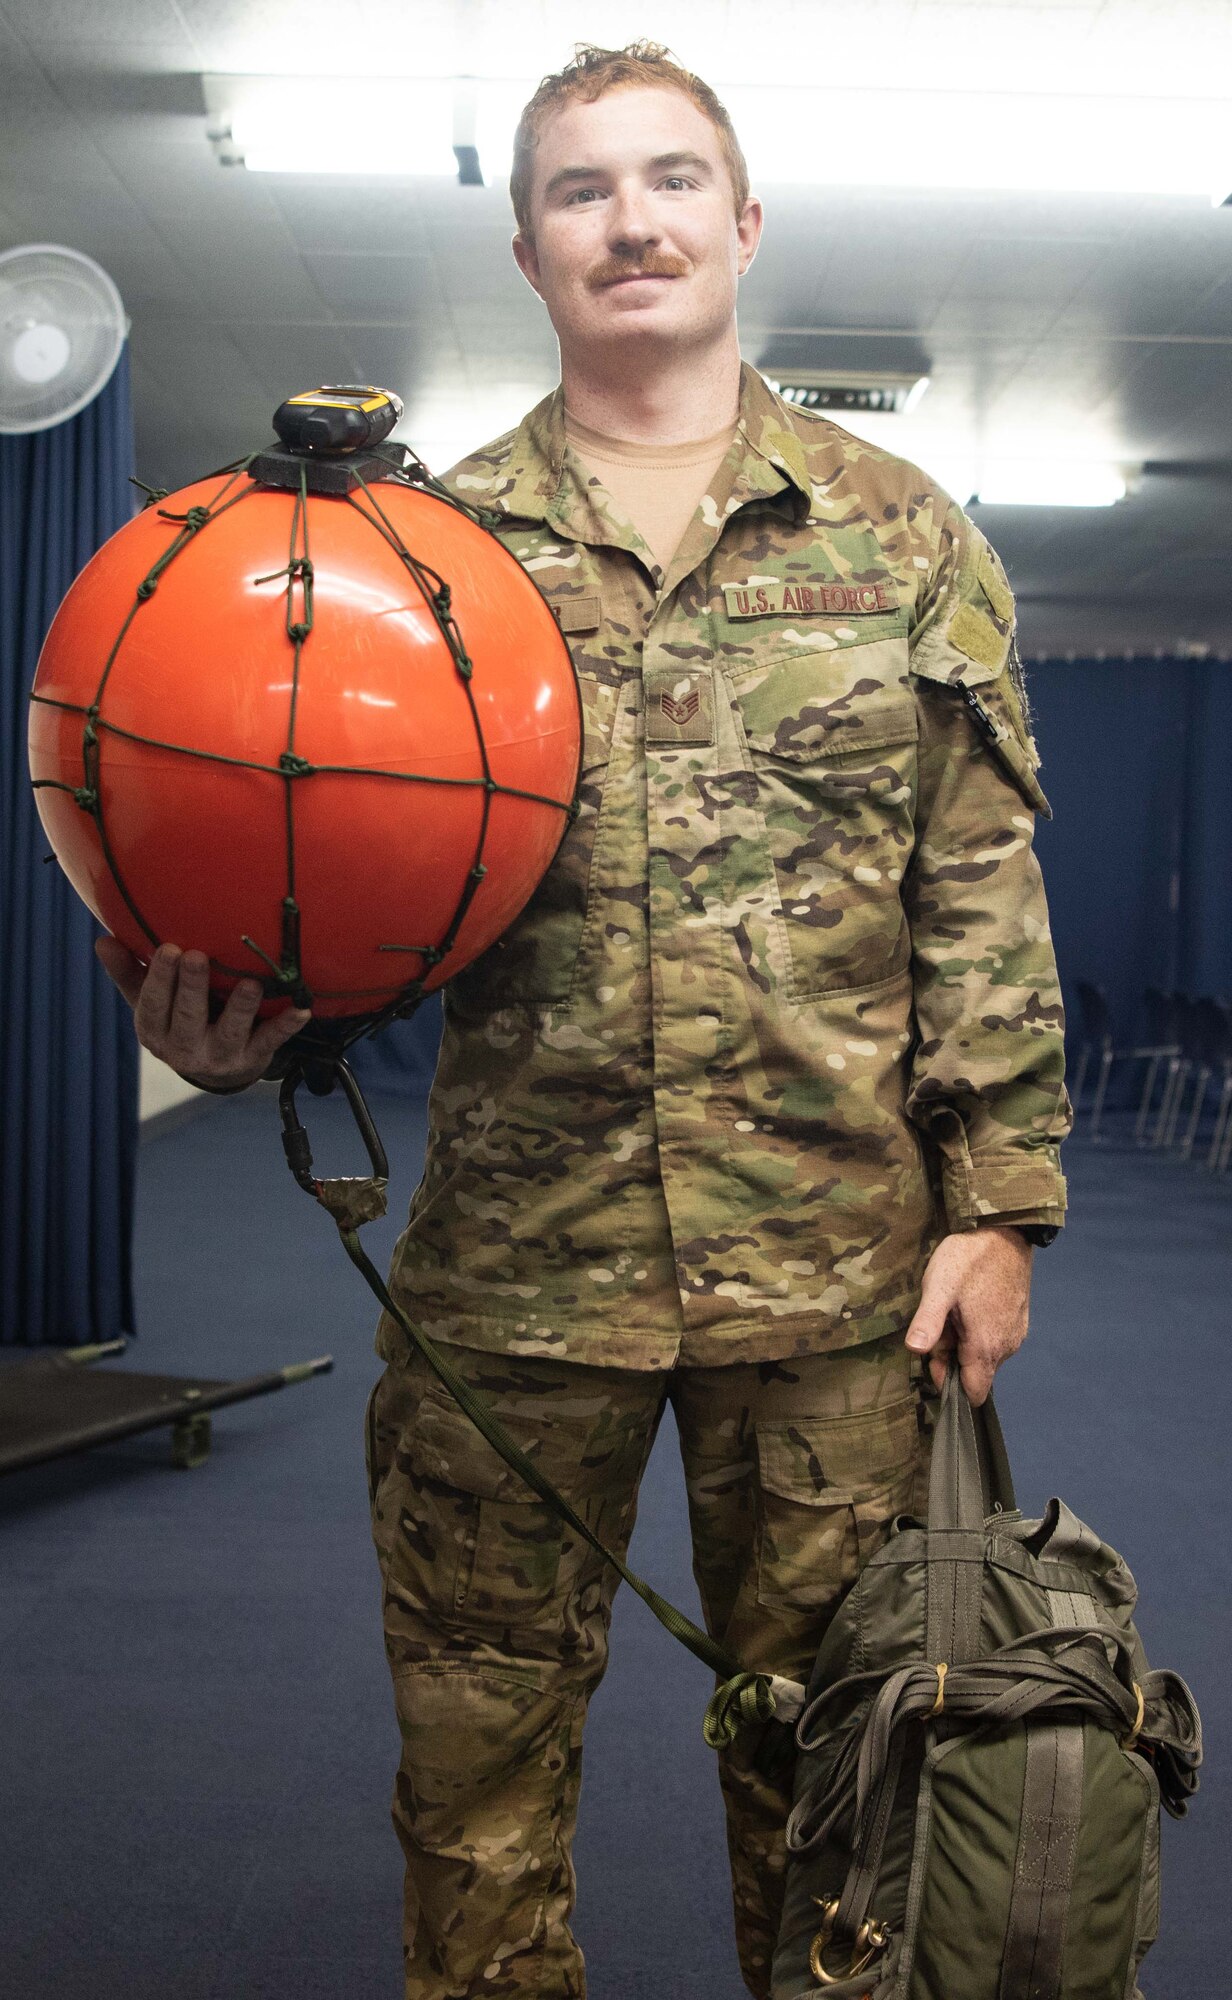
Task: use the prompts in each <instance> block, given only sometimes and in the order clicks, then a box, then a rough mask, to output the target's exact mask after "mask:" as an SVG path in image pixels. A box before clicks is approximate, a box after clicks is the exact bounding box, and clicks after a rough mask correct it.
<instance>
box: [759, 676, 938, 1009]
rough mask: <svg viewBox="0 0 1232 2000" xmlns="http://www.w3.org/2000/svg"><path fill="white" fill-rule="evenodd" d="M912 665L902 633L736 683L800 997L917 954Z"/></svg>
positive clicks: (891, 967) (874, 978)
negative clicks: (910, 877)
mask: <svg viewBox="0 0 1232 2000" xmlns="http://www.w3.org/2000/svg"><path fill="white" fill-rule="evenodd" d="M906 666H907V644H906V639H905V638H894V639H881V640H874V641H872V642H871V643H868V644H864V645H855V646H848V647H844V648H843V649H842V650H841V652H835V653H821V654H818V653H812V654H806V655H804V656H803V657H802V656H801V654H800V653H799V652H797V653H795V654H794V655H793V656H792V657H791V658H790V659H788V660H781V661H772V662H767V663H765V664H764V665H761V666H759V667H757V668H756V669H753V670H750V672H749V673H748V674H747V675H741V676H737V677H736V682H735V693H736V700H737V705H738V709H739V713H740V719H741V723H742V727H743V730H744V736H745V741H746V743H747V745H748V753H749V764H750V769H751V771H752V773H753V776H754V779H755V783H756V797H757V807H758V811H759V814H760V818H761V824H762V828H763V834H764V840H765V845H766V849H767V853H768V858H769V860H770V863H771V865H772V867H773V871H774V883H775V889H776V895H777V911H776V914H777V918H778V921H779V924H780V927H781V931H782V936H783V939H784V943H785V947H786V953H787V957H788V961H789V965H790V972H789V989H788V990H789V997H790V998H792V999H794V1000H808V999H811V998H814V997H816V996H817V995H820V994H823V993H828V992H832V991H836V990H839V989H846V988H852V987H862V986H870V985H875V984H876V983H878V982H879V981H881V980H884V979H888V978H890V977H892V976H894V975H895V974H897V973H899V972H901V971H902V969H903V968H904V967H905V966H906V964H907V962H908V960H909V957H910V948H911V947H910V938H909V935H908V931H907V924H906V917H905V915H904V912H903V907H902V902H901V894H900V891H901V884H902V878H903V875H904V872H905V870H906V868H907V864H908V862H909V860H910V858H911V848H912V840H913V832H914V805H915V785H916V737H917V735H918V719H917V711H916V705H915V699H914V696H913V695H912V692H911V690H910V687H909V686H908V684H907V681H906Z"/></svg>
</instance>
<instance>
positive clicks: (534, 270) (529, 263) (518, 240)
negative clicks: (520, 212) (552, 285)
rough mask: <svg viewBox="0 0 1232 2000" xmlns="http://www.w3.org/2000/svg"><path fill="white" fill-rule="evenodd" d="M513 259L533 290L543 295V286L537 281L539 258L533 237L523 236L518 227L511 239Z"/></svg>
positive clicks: (540, 295)
mask: <svg viewBox="0 0 1232 2000" xmlns="http://www.w3.org/2000/svg"><path fill="white" fill-rule="evenodd" d="M513 261H514V263H515V264H516V265H517V267H518V269H519V271H520V272H521V273H522V276H523V277H524V278H525V280H526V282H527V284H528V285H529V286H530V288H531V290H532V291H533V292H537V293H538V294H539V297H540V298H542V297H543V286H542V285H541V284H540V282H539V258H538V255H537V254H536V251H535V244H534V238H533V237H530V236H524V235H523V234H522V231H521V230H520V229H519V231H518V233H517V235H516V236H515V237H514V239H513Z"/></svg>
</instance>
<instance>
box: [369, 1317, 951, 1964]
mask: <svg viewBox="0 0 1232 2000" xmlns="http://www.w3.org/2000/svg"><path fill="white" fill-rule="evenodd" d="M458 1359H459V1363H460V1365H461V1366H462V1368H463V1370H464V1372H465V1373H466V1375H467V1378H468V1380H469V1381H470V1383H471V1384H472V1386H473V1387H474V1388H476V1389H478V1390H479V1391H480V1392H481V1393H482V1394H483V1395H484V1396H485V1397H486V1398H487V1400H488V1401H489V1403H491V1404H492V1405H493V1407H494V1408H495V1409H496V1410H497V1411H498V1412H499V1414H500V1417H501V1420H502V1422H503V1423H505V1425H506V1426H507V1427H508V1428H509V1429H510V1430H511V1431H512V1433H513V1435H514V1436H515V1437H516V1438H517V1439H518V1441H519V1443H521V1444H522V1445H523V1446H524V1448H525V1449H526V1450H528V1451H530V1452H532V1453H534V1454H535V1455H536V1456H538V1457H539V1459H540V1462H541V1463H542V1465H543V1467H544V1469H545V1471H547V1472H548V1474H549V1476H550V1477H551V1478H552V1479H553V1480H554V1481H555V1482H556V1483H557V1484H558V1485H559V1487H560V1488H561V1490H562V1491H563V1492H564V1493H565V1494H566V1495H567V1497H568V1498H569V1499H570V1501H571V1502H572V1503H573V1505H574V1506H575V1507H576V1508H577V1509H578V1511H579V1512H580V1513H581V1514H582V1515H583V1517H584V1518H585V1519H586V1520H587V1521H588V1522H589V1523H590V1525H591V1526H592V1527H594V1528H595V1529H596V1531H597V1532H598V1533H600V1534H601V1535H603V1536H604V1537H605V1538H606V1539H607V1541H608V1542H609V1545H610V1546H612V1547H613V1548H616V1549H618V1550H620V1551H622V1552H623V1550H624V1548H625V1547H626V1546H627V1543H628V1538H629V1535H630V1532H631V1530H632V1526H633V1519H634V1514H635V1511H636V1499H637V1489H638V1482H639V1480H640V1477H641V1473H642V1469H643V1467H644V1465H645V1462H646V1459H647V1457H648V1455H649V1452H650V1447H651V1444H652V1443H653V1440H654V1436H655V1431H656V1427H657V1425H658V1422H659V1419H660V1416H661V1415H662V1411H663V1408H664V1405H665V1403H666V1401H667V1400H668V1399H669V1397H670V1400H671V1402H672V1404H673V1408H674V1412H675V1417H676V1422H677V1426H678V1428H679V1432H680V1441H681V1454H682V1458H683V1461H684V1469H685V1477H686V1480H687V1483H688V1494H689V1518H690V1526H691V1529H692V1536H693V1548H694V1556H695V1573H696V1575H697V1578H698V1583H699V1587H700V1590H701V1596H702V1605H703V1609H704V1613H705V1618H706V1623H707V1626H708V1627H709V1629H710V1631H711V1632H713V1633H714V1634H715V1635H716V1637H718V1638H720V1639H721V1640H722V1641H723V1643H724V1644H725V1645H726V1646H727V1647H728V1649H729V1651H731V1652H732V1653H733V1654H734V1655H735V1656H736V1657H737V1658H739V1659H740V1660H742V1661H743V1662H744V1664H745V1665H746V1666H747V1667H749V1668H750V1669H751V1670H753V1671H764V1672H767V1673H779V1674H783V1675H785V1676H787V1677H789V1678H791V1679H793V1680H799V1681H804V1680H807V1678H808V1675H809V1672H810V1670H811V1667H812V1663H813V1659H814V1656H815V1654H816V1651H817V1647H818V1645H819V1643H820V1640H821V1637H822V1634H823V1632H824V1631H825V1629H826V1627H827V1625H828V1623H829V1620H830V1617H831V1615H832V1613H833V1611H834V1609H835V1607H836V1605H837V1603H838V1600H839V1598H840V1596H841V1595H842V1594H843V1592H844V1591H845V1590H846V1588H847V1587H848V1586H849V1585H850V1584H851V1583H852V1582H853V1581H854V1579H855V1576H856V1572H857V1569H858V1567H859V1566H860V1564H861V1563H863V1562H864V1561H866V1560H867V1559H868V1557H869V1556H870V1555H871V1554H872V1553H873V1551H874V1550H875V1549H877V1548H879V1547H880V1546H881V1544H882V1542H884V1541H885V1539H886V1537H887V1535H888V1533H889V1529H890V1524H891V1523H892V1521H893V1519H894V1517H895V1515H896V1514H898V1513H900V1512H903V1511H908V1510H910V1511H915V1510H917V1509H919V1508H921V1507H922V1506H923V1505H924V1497H925V1492H926V1483H927V1460H928V1454H927V1440H928V1436H929V1431H930V1427H931V1418H932V1413H933V1410H934V1409H935V1401H934V1400H933V1399H931V1398H929V1397H927V1396H925V1397H920V1396H919V1395H918V1394H917V1392H915V1391H913V1389H912V1385H911V1380H910V1375H909V1360H908V1355H907V1351H906V1349H905V1348H904V1346H903V1344H902V1342H901V1341H900V1340H899V1339H898V1338H897V1337H896V1336H894V1337H891V1338H890V1339H889V1340H887V1341H883V1342H881V1343H877V1344H872V1345H865V1346H861V1347H858V1348H854V1349H852V1350H850V1351H849V1352H846V1353H842V1354H838V1355H829V1354H827V1355H816V1356H811V1357H806V1358H805V1359H803V1360H800V1361H797V1362H787V1363H779V1364H777V1365H771V1366H754V1365H752V1364H745V1365H743V1366H741V1365H739V1364H737V1365H730V1366H725V1367H716V1368H697V1369H693V1368H678V1369H676V1370H674V1371H673V1372H672V1373H670V1374H663V1373H654V1374H652V1373H644V1374H637V1373H634V1372H632V1371H630V1370H628V1369H616V1368H590V1367H586V1366H584V1365H581V1366H580V1365H578V1364H577V1363H576V1362H572V1361H568V1362H564V1363H559V1362H554V1361H543V1360H527V1361H518V1360H513V1361H510V1360H506V1359H503V1358H502V1357H499V1356H496V1355H487V1354H484V1353H482V1352H479V1353H464V1354H461V1355H459V1357H458ZM368 1471H369V1482H370V1494H371V1499H372V1527H373V1536H374V1539H375V1542H376V1547H377V1552H378V1555H379V1557H380V1562H381V1569H382V1575H383V1581H384V1624H385V1641H386V1648H387V1651H388V1655H389V1662H390V1666H391V1669H392V1672H393V1682H394V1701H395V1707H396V1710H397V1715H398V1722H399V1727H400V1731H401V1736H402V1757H401V1765H400V1769H399V1773H398V1777H397V1781H396V1784H395V1789H394V1801H393V1818H394V1824H395V1827H396V1828H397V1831H398V1835H399V1838H400V1840H401V1842H402V1846H403V1849H404V1852H405V1855H406V1900H405V1926H404V1938H405V1965H406V1994H407V2000H470V1996H472V1995H476V1996H478V1995H485V1996H491V2000H530V1996H532V1995H533V1996H534V2000H581V1996H582V1995H583V1994H584V1993H585V1990H586V1988H585V1978H584V1970H583V1965H582V1956H581V1953H580V1951H579V1950H578V1947H577V1944H576V1943H575V1941H574V1938H573V1935H572V1932H571V1930H570V1927H569V1917H570V1913H571V1911H572V1908H573V1900H574V1877H573V1864H572V1860H571V1855H570V1849H571V1843H572V1837H573V1830H574V1825H575V1821H576V1817H577V1805H578V1791H579V1784H580V1779H581V1753H582V1726H583V1721H584V1717H585V1712H586V1706H587V1702H588V1701H589V1698H590V1696H591V1694H592V1693H593V1692H594V1689H595V1688H596V1686H597V1685H598V1683H599V1681H600V1679H601V1678H602V1675H603V1670H604V1667H605V1665H606V1661H607V1638H608V1624H609V1620H610V1615H611V1604H612V1595H613V1591H614V1589H615V1583H616V1578H615V1573H614V1572H613V1571H612V1570H611V1569H609V1568H607V1567H605V1565H603V1563H602V1562H601V1560H600V1559H599V1558H598V1557H596V1556H595V1554H594V1552H593V1551H592V1550H591V1549H590V1548H589V1547H588V1546H586V1545H585V1544H583V1543H581V1542H580V1541H579V1540H578V1538H577V1537H576V1536H574V1535H573V1534H572V1533H571V1531H570V1530H569V1529H568V1528H567V1527H565V1526H563V1524H562V1523H561V1522H560V1521H559V1519H558V1518H557V1517H556V1516H555V1515H554V1514H553V1513H552V1512H551V1510H550V1509H549V1508H548V1507H546V1506H545V1505H544V1504H543V1503H542V1502H541V1501H540V1500H538V1499H537V1498H536V1497H535V1495H533V1494H532V1493H530V1492H529V1491H528V1489H527V1488H526V1487H525V1486H523V1485H522V1484H521V1482H520V1481H519V1480H517V1479H516V1478H515V1477H514V1475H513V1474H511V1473H510V1472H509V1471H508V1469H507V1468H506V1467H505V1465H504V1464H503V1463H502V1461H501V1460H500V1459H499V1458H498V1457H497V1455H496V1453H495V1452H494V1451H493V1450H492V1448H491V1446H490V1445H488V1444H486V1443H485V1442H484V1440H483V1438H482V1437H481V1436H480V1435H479V1433H478V1431H476V1430H475V1429H474V1428H473V1426H472V1425H471V1424H470V1423H469V1422H468V1420H467V1419H466V1418H465V1417H464V1416H463V1414H462V1412H461V1411H460V1410H459V1409H458V1408H457V1407H456V1405H455V1404H453V1403H452V1402H451V1400H450V1399H449V1397H448V1395H447V1394H446V1392H445V1391H444V1390H442V1389H441V1388H440V1387H439V1385H437V1384H436V1382H435V1378H434V1377H432V1376H431V1375H430V1374H429V1372H428V1369H427V1367H426V1364H424V1363H423V1362H422V1361H420V1360H419V1359H418V1358H414V1359H412V1360H410V1361H409V1362H408V1363H407V1365H405V1366H396V1367H390V1368H387V1369H386V1371H385V1373H384V1375H383V1376H382V1377H381V1379H380V1381H379V1382H378V1384H377V1386H376V1389H375V1390H374V1392H373V1396H372V1399H371V1402H370V1405H369V1413H368ZM699 1692H700V1690H699ZM772 1739H773V1740H772ZM769 1751H774V1752H775V1753H777V1754H774V1755H770V1756H768V1755H767V1752H769ZM719 1772H720V1779H721V1783H722V1786H723V1794H724V1802H725V1806H726V1811H727V1824H728V1835H729V1840H728V1845H729V1848H730V1852H731V1862H732V1881H733V1892H734V1904H735V1916H736V1937H737V1944H738V1947H739V1952H740V1961H741V1966H742V1969H743V1972H744V1977H745V1982H746V1984H747V1986H748V1988H749V1991H750V1992H751V1993H753V1994H754V1995H757V1996H759V2000H764V1996H768V1995H769V1992H770V1963H771V1957H772V1954H773V1949H774V1941H775V1936H776V1933H777V1930H778V1922H779V1913H780V1908H781V1904H782V1897H783V1887H784V1882H785V1879H786V1841H785V1827H786V1821H787V1813H788V1808H789V1806H790V1803H791V1786H792V1770H791V1738H790V1736H789V1735H788V1733H787V1732H786V1731H785V1730H784V1729H783V1728H782V1726H781V1725H779V1724H777V1723H772V1724H769V1725H767V1727H766V1730H765V1732H764V1734H763V1735H762V1737H761V1738H760V1740H759V1738H758V1737H757V1735H756V1734H754V1736H753V1738H752V1740H749V1739H747V1738H744V1739H741V1740H740V1741H739V1742H738V1743H737V1744H736V1746H735V1747H733V1748H731V1749H729V1750H726V1751H724V1752H722V1753H721V1754H720V1759H719Z"/></svg>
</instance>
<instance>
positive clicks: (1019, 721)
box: [911, 645, 1052, 819]
mask: <svg viewBox="0 0 1232 2000" xmlns="http://www.w3.org/2000/svg"><path fill="white" fill-rule="evenodd" d="M1008 651H1009V648H1008V645H1007V648H1006V653H1007V658H1008ZM946 665H947V666H948V669H949V670H948V671H947V672H944V673H942V672H939V671H935V670H934V666H933V663H932V662H931V661H926V662H924V663H923V664H921V663H919V662H918V661H917V659H915V658H913V659H912V662H911V671H912V673H913V674H916V675H918V676H919V678H920V679H921V680H923V681H926V682H931V683H934V684H939V686H940V687H941V688H942V689H944V690H945V691H947V692H948V693H949V695H950V697H951V699H952V700H954V701H958V702H961V703H962V704H963V706H964V707H965V708H966V709H967V711H968V712H969V714H970V716H971V721H972V723H973V725H974V727H975V729H976V732H977V733H978V735H979V737H980V739H981V741H982V742H983V743H985V744H986V745H987V747H988V749H989V751H990V752H991V754H992V755H993V756H994V757H995V758H996V760H997V762H998V764H1000V766H1001V768H1002V770H1003V771H1004V772H1005V773H1006V775H1007V777H1009V778H1011V779H1012V780H1013V782H1014V784H1015V785H1016V786H1017V788H1018V790H1019V792H1021V794H1022V796H1023V798H1024V799H1025V800H1026V802H1027V804H1028V805H1029V806H1030V807H1031V808H1032V809H1033V810H1034V811H1035V812H1037V813H1039V814H1040V816H1041V818H1043V819H1051V818H1052V807H1051V806H1050V805H1049V803H1048V800H1047V798H1046V797H1045V795H1044V792H1043V789H1042V787H1041V785H1040V781H1039V778H1038V777H1037V775H1036V773H1037V772H1038V770H1039V761H1040V760H1039V752H1038V751H1037V750H1036V747H1035V743H1034V741H1033V739H1032V737H1031V734H1030V732H1029V730H1028V729H1027V726H1026V723H1025V722H1024V721H1023V716H1022V709H1021V707H1020V705H1019V702H1018V697H1017V695H1016V694H1015V692H1014V686H1013V682H1012V681H1011V680H1010V676H1009V672H1008V669H1007V668H1005V667H1003V668H1002V670H1001V671H1000V672H999V673H995V672H993V671H992V670H991V669H990V668H989V667H987V666H986V665H985V664H984V663H983V662H982V661H979V660H970V659H966V658H965V657H964V656H963V655H961V654H957V655H955V656H954V658H953V659H952V660H949V661H947V662H946Z"/></svg>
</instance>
